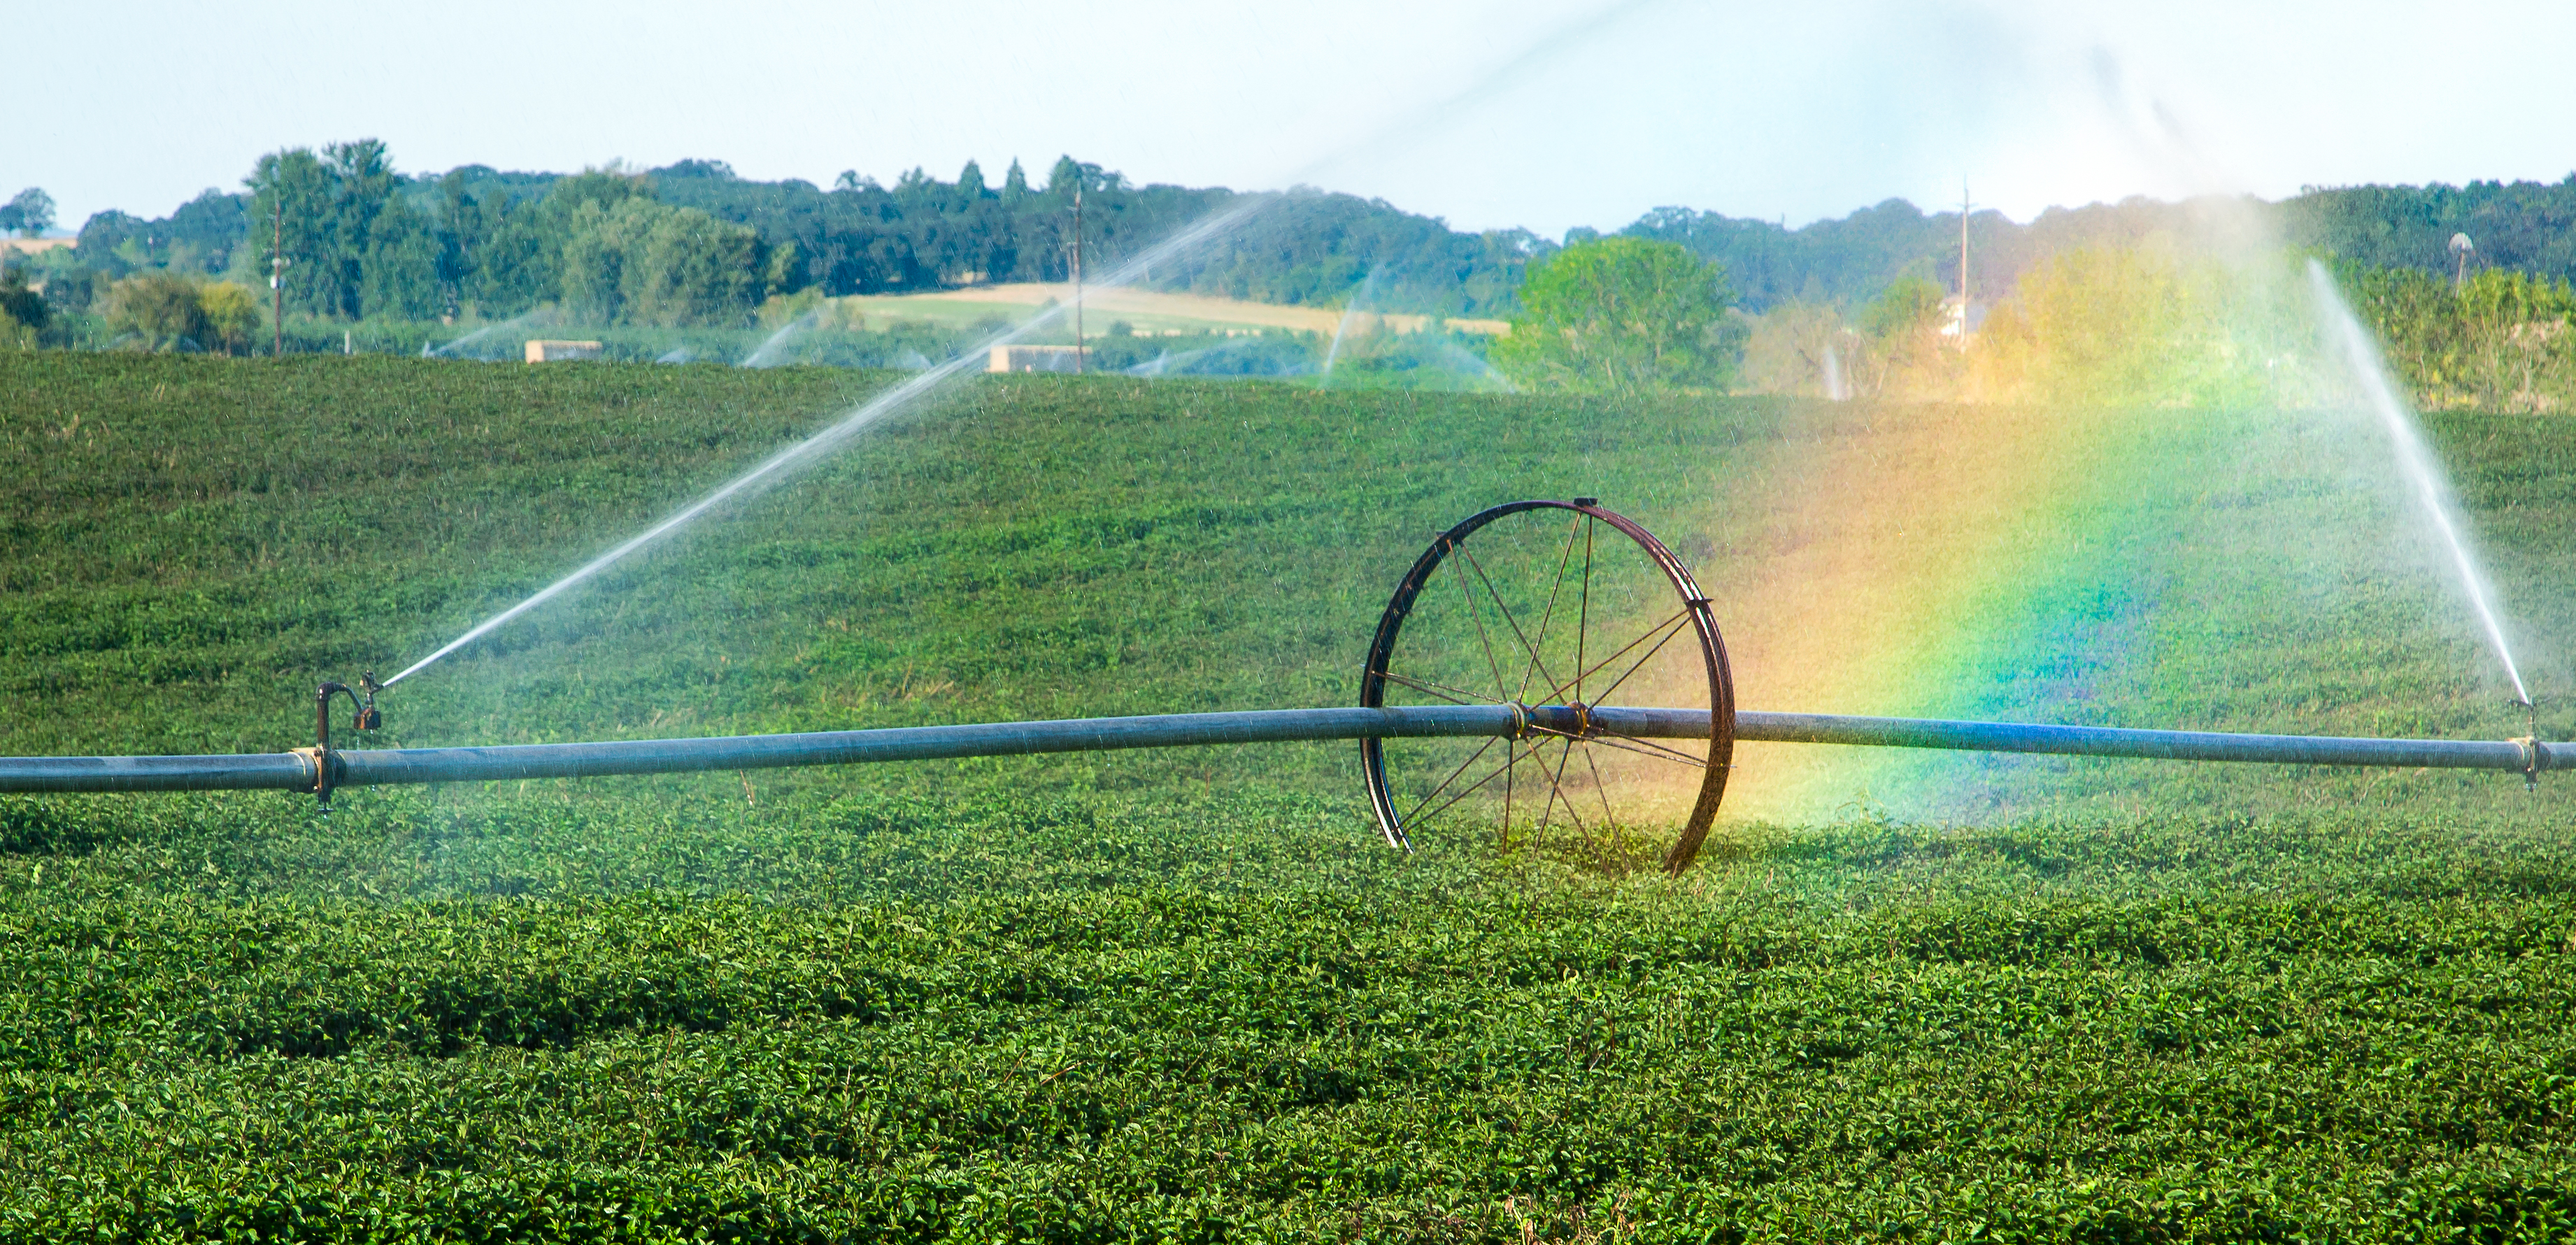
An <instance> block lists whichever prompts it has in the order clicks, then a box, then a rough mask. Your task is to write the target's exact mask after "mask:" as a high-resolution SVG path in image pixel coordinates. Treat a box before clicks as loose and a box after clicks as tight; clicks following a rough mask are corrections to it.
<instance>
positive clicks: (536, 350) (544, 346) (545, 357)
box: [528, 341, 600, 363]
mask: <svg viewBox="0 0 2576 1245" xmlns="http://www.w3.org/2000/svg"><path fill="white" fill-rule="evenodd" d="M599 351H600V346H599V343H598V342H558V341H532V342H529V343H528V362H530V363H568V362H571V361H572V360H575V359H596V358H598V357H599Z"/></svg>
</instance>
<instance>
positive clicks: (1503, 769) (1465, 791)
mask: <svg viewBox="0 0 2576 1245" xmlns="http://www.w3.org/2000/svg"><path fill="white" fill-rule="evenodd" d="M1511 769H1512V763H1511V762H1509V761H1505V762H1503V763H1502V764H1500V765H1497V766H1495V767H1494V768H1493V769H1491V770H1488V771H1486V773H1485V776H1484V777H1482V778H1479V779H1477V780H1476V781H1475V782H1473V783H1470V784H1468V785H1467V786H1466V787H1464V788H1462V789H1461V790H1460V791H1459V792H1458V794H1456V795H1453V796H1450V797H1449V798H1448V800H1446V801H1444V802H1443V803H1442V804H1441V805H1440V807H1438V808H1435V809H1433V810H1431V811H1430V812H1428V813H1423V814H1422V816H1423V817H1424V818H1425V819H1429V818H1432V817H1437V816H1439V815H1440V814H1442V813H1445V812H1448V811H1449V809H1450V807H1451V806H1452V805H1454V804H1456V803H1457V802H1458V801H1460V800H1463V799H1466V798H1467V797H1468V796H1471V795H1474V794H1476V792H1477V791H1478V790H1480V789H1481V788H1483V787H1484V785H1485V784H1486V783H1489V782H1492V781H1493V780H1494V776H1495V775H1497V774H1508V773H1510V772H1511ZM1417 811H1419V810H1417ZM1416 824H1418V823H1416Z"/></svg>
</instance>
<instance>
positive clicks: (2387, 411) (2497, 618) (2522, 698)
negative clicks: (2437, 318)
mask: <svg viewBox="0 0 2576 1245" xmlns="http://www.w3.org/2000/svg"><path fill="white" fill-rule="evenodd" d="M2308 280H2309V282H2310V283H2311V284H2312V285H2313V286H2314V287H2315V290H2316V297H2317V303H2318V305H2319V307H2320V308H2321V309H2322V310H2323V311H2324V313H2325V316H2326V319H2327V322H2328V324H2329V325H2330V326H2331V327H2332V328H2333V329H2334V333H2335V337H2336V339H2337V344H2338V345H2340V346H2341V347H2342V349H2343V353H2344V357H2345V358H2346V359H2347V360H2349V361H2350V362H2351V364H2352V370H2353V378H2354V380H2355V381H2356V382H2357V383H2358V384H2359V385H2360V387H2361V391H2362V396H2363V397H2365V398H2367V399H2368V400H2369V402H2370V406H2371V409H2372V410H2373V411H2374V412H2375V413H2377V414H2378V416H2379V421H2380V426H2381V427H2382V428H2384V429H2385V430H2386V431H2387V433H2388V440H2389V446H2390V448H2391V449H2392V450H2393V451H2394V453H2395V455H2396V458H2397V469H2398V471H2399V473H2400V474H2402V475H2404V476H2405V477H2406V481H2407V483H2409V484H2411V485H2413V486H2414V494H2415V500H2416V503H2417V504H2418V505H2420V506H2421V507H2423V511H2424V518H2425V520H2426V521H2427V522H2428V523H2430V524H2432V527H2433V532H2434V534H2435V535H2437V536H2439V537H2441V540H2442V545H2443V548H2444V549H2445V550H2446V551H2447V552H2448V553H2449V555H2450V561H2451V567H2452V569H2453V570H2454V571H2455V572H2457V573H2458V575H2459V579H2460V590H2461V592H2463V593H2464V594H2466V595H2467V597H2468V598H2469V608H2470V609H2472V610H2474V611H2475V612H2476V613H2477V616H2478V622H2479V624H2480V625H2481V626H2482V627H2484V628H2485V630H2486V636H2487V643H2488V644H2489V645H2491V646H2492V647H2493V648H2494V649H2495V655H2496V660H2498V661H2500V662H2502V663H2504V673H2505V677H2506V678H2508V679H2510V680H2512V682H2513V694H2514V703H2515V704H2518V705H2521V706H2523V707H2525V708H2529V707H2530V705H2531V689H2530V688H2529V687H2527V686H2525V685H2524V684H2523V681H2522V669H2521V667H2519V666H2517V665H2516V664H2515V663H2514V660H2513V646H2512V645H2510V644H2508V643H2506V642H2505V637H2504V623H2503V621H2502V617H2501V615H2502V611H2501V610H2499V609H2498V608H2497V607H2496V604H2495V600H2494V598H2495V595H2496V594H2495V589H2494V587H2493V586H2492V585H2491V584H2490V583H2489V581H2488V579H2487V573H2486V568H2485V567H2483V566H2481V565H2480V564H2479V562H2478V556H2477V553H2476V552H2475V551H2474V550H2473V549H2472V548H2471V547H2470V544H2469V540H2468V537H2467V536H2466V535H2465V534H2464V533H2463V532H2462V531H2461V530H2460V529H2461V527H2462V524H2461V522H2460V521H2459V520H2458V519H2457V518H2455V517H2454V515H2453V513H2452V512H2453V510H2454V509H2455V504H2454V503H2453V501H2452V500H2451V489H2450V484H2449V482H2448V481H2447V480H2445V479H2444V478H2443V474H2442V468H2441V465H2440V463H2439V462H2438V461H2437V460H2436V459H2435V458H2434V457H2433V451H2432V449H2431V447H2429V446H2427V445H2425V444H2424V435H2423V433H2422V432H2421V431H2419V430H2418V429H2417V428H2416V425H2415V419H2414V417H2413V415H2412V414H2411V413H2410V412H2409V411H2408V409H2407V406H2406V402H2405V400H2404V399H2402V398H2400V397H2398V396H2397V386H2396V385H2395V384H2394V383H2392V382H2391V381H2390V380H2389V378H2388V366H2387V363H2386V362H2385V361H2384V360H2382V359H2381V358H2380V357H2379V348H2378V347H2377V346H2376V345H2375V344H2373V343H2372V341H2371V337H2370V330H2369V329H2367V328H2364V327H2362V323H2361V317H2359V316H2357V315H2354V314H2353V311H2352V307H2351V306H2350V305H2349V304H2347V303H2345V302H2344V300H2343V294H2342V293H2341V292H2340V291H2338V290H2337V289H2336V288H2335V283H2334V277H2333V275H2332V274H2330V273H2328V272H2327V271H2326V266H2325V265H2324V264H2321V263H2319V262H2317V261H2316V260H2313V259H2311V260H2309V261H2308Z"/></svg>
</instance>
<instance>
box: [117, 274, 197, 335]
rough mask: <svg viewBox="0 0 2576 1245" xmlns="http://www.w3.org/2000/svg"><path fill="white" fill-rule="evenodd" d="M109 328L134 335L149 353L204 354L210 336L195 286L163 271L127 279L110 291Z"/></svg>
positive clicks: (184, 279) (183, 278)
mask: <svg viewBox="0 0 2576 1245" xmlns="http://www.w3.org/2000/svg"><path fill="white" fill-rule="evenodd" d="M107 327H108V328H109V329H110V330H111V331H114V332H119V333H132V334H134V335H135V336H136V337H137V338H140V339H141V344H142V346H143V348H144V349H146V350H202V349H204V348H205V343H206V338H207V337H208V335H209V334H208V332H207V328H206V312H205V308H204V307H203V306H202V305H200V304H199V303H198V301H197V287H196V285H195V284H194V283H192V282H190V281H189V280H188V279H187V278H186V277H182V276H179V275H177V274H175V273H170V272H162V271H152V272H145V273H141V274H138V275H136V276H131V277H127V278H126V279H124V280H122V281H119V282H117V283H116V284H115V285H114V286H112V287H110V288H109V290H108V292H107Z"/></svg>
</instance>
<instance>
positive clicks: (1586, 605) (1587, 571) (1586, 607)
mask: <svg viewBox="0 0 2576 1245" xmlns="http://www.w3.org/2000/svg"><path fill="white" fill-rule="evenodd" d="M1583 518H1584V523H1583V598H1582V600H1583V605H1582V610H1581V612H1579V613H1577V614H1576V615H1575V618H1574V698H1575V699H1576V700H1581V699H1583V659H1584V652H1585V649H1584V644H1585V642H1586V641H1587V640H1589V639H1590V638H1591V635H1592V522H1591V520H1592V516H1591V515H1588V514H1587V515H1585V516H1583Z"/></svg>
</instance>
